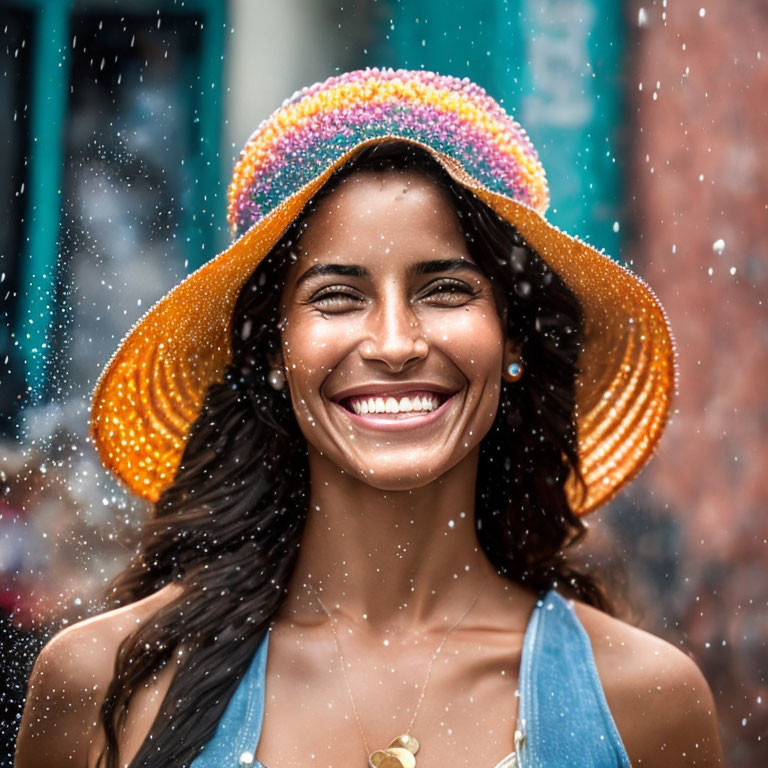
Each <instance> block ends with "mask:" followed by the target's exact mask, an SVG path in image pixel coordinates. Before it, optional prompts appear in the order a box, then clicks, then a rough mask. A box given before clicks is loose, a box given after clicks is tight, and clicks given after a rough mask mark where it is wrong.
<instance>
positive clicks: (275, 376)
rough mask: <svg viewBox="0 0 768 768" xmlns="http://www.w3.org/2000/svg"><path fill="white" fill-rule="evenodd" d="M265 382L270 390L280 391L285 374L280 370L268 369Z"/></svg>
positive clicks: (283, 383) (283, 384)
mask: <svg viewBox="0 0 768 768" xmlns="http://www.w3.org/2000/svg"><path fill="white" fill-rule="evenodd" d="M267 381H268V382H269V386H270V387H272V389H278V390H279V389H282V388H283V387H284V386H285V374H284V373H283V369H282V368H270V369H269V373H268V374H267Z"/></svg>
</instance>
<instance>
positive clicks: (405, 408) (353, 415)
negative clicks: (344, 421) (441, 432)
mask: <svg viewBox="0 0 768 768" xmlns="http://www.w3.org/2000/svg"><path fill="white" fill-rule="evenodd" d="M455 394H456V393H453V394H449V393H447V392H445V393H443V392H434V391H429V390H413V391H410V392H398V393H396V394H395V393H393V394H387V393H385V392H382V393H376V394H371V395H366V394H361V395H353V396H351V397H345V398H343V399H341V400H339V401H334V403H335V405H337V406H339V407H340V408H342V409H343V410H344V411H345V412H346V414H347V416H348V417H349V419H350V420H351V421H352V422H353V423H355V424H358V425H360V426H368V427H373V428H375V429H385V430H386V429H389V430H393V429H394V430H398V429H411V428H413V427H420V426H423V425H425V424H431V423H432V422H434V421H436V420H437V419H439V418H440V416H441V415H442V414H443V413H444V412H445V411H446V410H447V407H448V404H449V403H450V402H452V401H453V399H454V397H455Z"/></svg>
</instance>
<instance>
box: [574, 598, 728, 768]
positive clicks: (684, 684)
mask: <svg viewBox="0 0 768 768" xmlns="http://www.w3.org/2000/svg"><path fill="white" fill-rule="evenodd" d="M574 611H575V613H576V616H577V617H578V619H579V621H580V622H581V624H582V626H583V627H584V629H585V630H586V632H587V635H588V636H589V639H590V643H591V646H592V651H593V654H594V658H595V665H596V667H597V671H598V675H599V677H600V682H601V683H602V688H603V691H604V693H605V698H606V702H607V704H608V707H609V709H610V711H611V714H612V716H613V719H614V721H615V723H616V726H617V728H618V730H619V733H620V735H621V738H622V741H623V743H624V746H625V748H626V750H627V753H628V755H629V758H630V760H631V762H632V764H633V765H637V766H646V767H647V768H666V767H667V766H670V768H671V767H672V766H674V768H678V767H679V766H687V765H691V766H693V765H696V766H698V767H699V768H710V767H714V766H722V765H724V763H723V760H722V751H721V747H720V741H719V736H718V725H717V716H716V712H715V703H714V698H713V696H712V691H711V690H710V687H709V685H708V683H707V681H706V679H705V678H704V675H703V674H702V672H701V670H700V669H699V667H698V666H697V665H696V663H695V662H694V661H693V659H691V658H690V657H689V656H688V655H687V654H685V653H684V652H683V651H681V650H680V649H679V648H676V647H675V646H674V645H672V644H671V643H668V642H667V641H666V640H662V639H661V638H659V637H656V636H655V635H652V634H651V633H649V632H646V631H645V630H642V629H639V628H637V627H633V626H632V625H630V624H627V623H626V622H624V621H621V620H620V619H616V618H614V617H612V616H609V615H608V614H606V613H604V612H603V611H600V610H598V609H596V608H593V607H591V606H589V605H586V604H585V603H582V602H580V601H578V600H575V601H574Z"/></svg>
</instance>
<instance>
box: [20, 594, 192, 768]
mask: <svg viewBox="0 0 768 768" xmlns="http://www.w3.org/2000/svg"><path fill="white" fill-rule="evenodd" d="M179 589H180V588H179V587H178V586H176V585H168V586H166V587H163V588H162V589H161V590H159V591H158V592H155V593H154V594H152V595H149V596H148V597H145V598H143V599H141V600H138V601H136V602H134V603H129V604H128V605H125V606H122V607H120V608H116V609H114V610H111V611H107V612H105V613H102V614H99V615H98V616H93V617H91V618H88V619H85V620H83V621H80V622H78V623H77V624H73V625H72V626H70V627H67V628H66V629H63V630H61V631H60V632H58V633H57V634H55V635H54V636H53V637H52V638H51V639H50V640H49V641H48V642H47V643H46V645H45V646H44V647H43V649H42V651H41V652H40V654H39V656H38V657H37V660H36V661H35V665H34V667H33V669H32V674H31V676H30V679H29V684H28V687H27V699H26V702H25V705H24V712H23V715H22V720H21V724H20V728H19V736H18V740H17V744H16V761H15V766H16V768H32V767H33V766H39V765H42V764H46V765H48V766H49V768H57V766H58V765H80V766H86V765H88V762H89V761H88V755H89V751H90V749H89V748H90V746H91V745H92V743H93V740H94V738H97V732H98V731H99V710H100V708H101V704H102V702H103V700H104V695H105V692H106V689H107V687H108V685H109V683H110V681H111V679H112V676H113V674H114V667H115V659H116V658H117V651H118V648H119V646H120V643H121V642H122V641H123V640H124V639H125V638H126V637H127V636H128V635H129V634H130V633H131V632H133V631H135V630H136V629H137V628H138V627H139V626H140V625H141V624H143V623H144V622H145V621H147V620H148V619H149V618H150V617H151V616H152V615H153V614H154V613H155V611H157V610H158V609H159V608H160V607H161V606H162V605H164V604H165V603H167V602H169V601H170V600H172V599H173V598H174V597H176V596H177V595H178V593H179Z"/></svg>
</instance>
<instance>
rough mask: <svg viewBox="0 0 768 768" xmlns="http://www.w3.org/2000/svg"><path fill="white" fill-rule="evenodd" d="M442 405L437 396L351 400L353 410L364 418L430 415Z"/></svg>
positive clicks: (360, 398)
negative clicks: (371, 416)
mask: <svg viewBox="0 0 768 768" xmlns="http://www.w3.org/2000/svg"><path fill="white" fill-rule="evenodd" d="M439 404H440V401H439V398H438V397H437V396H436V395H433V396H429V395H423V396H422V397H418V396H417V397H414V398H410V397H401V398H400V399H399V400H398V399H397V398H395V397H392V396H388V397H387V398H386V399H385V398H383V397H353V398H350V406H351V408H352V410H353V411H354V412H355V413H357V414H359V415H361V416H364V415H365V414H367V413H413V412H415V411H419V412H421V413H429V412H430V411H434V410H435V408H437V407H438V405H439Z"/></svg>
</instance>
